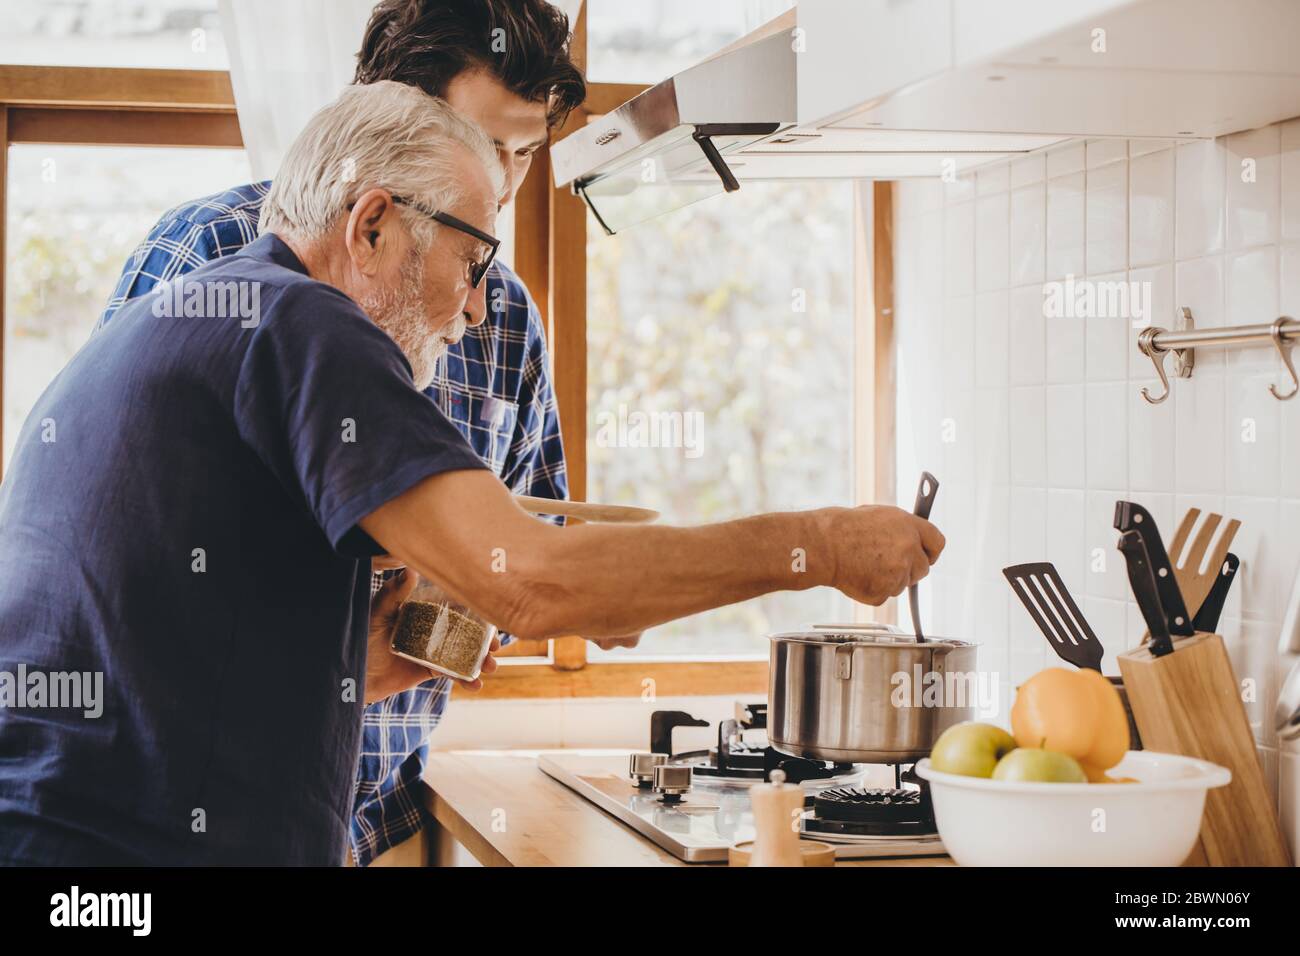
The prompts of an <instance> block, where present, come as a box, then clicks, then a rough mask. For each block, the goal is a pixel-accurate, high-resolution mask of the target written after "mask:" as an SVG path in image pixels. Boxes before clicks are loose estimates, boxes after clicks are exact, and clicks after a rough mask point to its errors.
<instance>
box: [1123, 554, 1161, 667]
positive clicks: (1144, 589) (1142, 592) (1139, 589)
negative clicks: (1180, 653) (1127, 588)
mask: <svg viewBox="0 0 1300 956" xmlns="http://www.w3.org/2000/svg"><path fill="white" fill-rule="evenodd" d="M1119 549H1120V551H1122V552H1123V553H1124V560H1125V561H1126V562H1128V580H1129V584H1131V585H1132V586H1133V596H1134V597H1135V598H1136V599H1137V605H1138V610H1140V611H1141V612H1142V617H1143V618H1144V619H1145V620H1146V622H1147V628H1148V629H1149V630H1150V631H1151V643H1150V644H1149V645H1148V646H1149V647H1150V649H1151V654H1152V656H1154V657H1163V656H1164V655H1166V654H1169V653H1171V652H1172V651H1173V649H1174V643H1173V641H1172V640H1171V639H1170V637H1169V622H1168V621H1167V620H1166V618H1165V610H1164V605H1162V604H1161V602H1160V593H1159V590H1158V589H1157V586H1156V576H1155V574H1154V573H1152V569H1151V560H1150V558H1149V557H1148V555H1147V547H1146V541H1145V539H1144V538H1143V537H1142V534H1141V532H1138V531H1125V532H1124V533H1123V534H1122V535H1120V537H1119Z"/></svg>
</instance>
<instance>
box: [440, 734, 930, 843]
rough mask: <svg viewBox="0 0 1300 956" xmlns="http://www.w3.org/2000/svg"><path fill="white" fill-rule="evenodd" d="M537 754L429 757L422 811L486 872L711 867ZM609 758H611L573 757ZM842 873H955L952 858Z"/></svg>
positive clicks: (479, 753) (478, 753)
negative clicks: (556, 776) (602, 803)
mask: <svg viewBox="0 0 1300 956" xmlns="http://www.w3.org/2000/svg"><path fill="white" fill-rule="evenodd" d="M541 752H542V751H535V750H492V751H487V750H477V751H445V752H438V753H431V754H430V755H429V761H428V766H427V767H426V768H425V771H424V782H425V784H426V786H427V789H426V792H425V805H426V806H427V807H428V809H429V812H430V813H431V814H433V817H434V819H435V820H437V822H438V824H439V827H440V828H441V829H442V830H444V831H445V832H447V833H449V834H450V835H451V836H453V837H454V838H455V839H456V840H457V841H458V842H459V843H460V844H462V845H463V846H464V847H465V848H466V849H467V850H468V851H469V852H470V853H472V854H473V855H474V858H475V859H477V860H478V861H479V862H480V863H482V864H483V865H484V866H709V865H717V864H701V863H691V864H687V863H683V862H682V861H680V860H678V859H677V858H676V857H674V856H673V855H672V854H670V853H668V852H667V851H665V850H661V849H660V848H659V847H657V846H656V845H655V844H653V843H651V842H650V841H649V840H647V839H645V838H644V837H642V836H641V835H640V834H639V833H637V832H636V831H635V830H633V829H632V828H630V827H628V826H625V825H624V824H623V823H621V822H619V821H618V820H616V819H614V817H612V816H610V815H609V814H607V813H605V812H604V811H603V810H601V809H600V808H599V807H597V806H595V805H593V804H591V803H590V802H588V801H587V800H586V799H584V798H583V797H581V796H579V795H578V794H576V793H574V792H573V791H572V790H570V789H569V788H568V787H566V786H564V784H562V783H560V782H559V781H557V780H552V779H551V778H550V777H548V776H547V775H546V774H544V773H542V771H541V770H539V769H538V768H537V759H536V758H537V755H538V753H541ZM575 752H576V753H608V752H609V751H575ZM837 865H839V866H952V865H954V864H953V862H952V860H951V859H949V858H948V857H920V858H898V859H888V860H843V861H841V862H840V863H839V864H837Z"/></svg>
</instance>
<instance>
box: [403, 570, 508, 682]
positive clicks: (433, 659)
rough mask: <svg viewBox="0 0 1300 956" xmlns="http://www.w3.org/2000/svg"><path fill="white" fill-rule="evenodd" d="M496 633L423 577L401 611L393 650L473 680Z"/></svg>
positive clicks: (476, 676)
mask: <svg viewBox="0 0 1300 956" xmlns="http://www.w3.org/2000/svg"><path fill="white" fill-rule="evenodd" d="M408 573H409V572H408ZM496 636H497V629H496V626H495V625H493V624H490V623H488V622H487V621H485V620H483V618H481V617H479V616H478V615H477V614H475V613H474V612H473V611H472V610H470V609H469V608H468V607H466V606H465V605H464V604H461V603H460V602H458V601H457V600H456V599H455V598H453V597H451V595H449V594H447V592H446V591H444V590H442V588H440V587H438V585H436V584H434V583H433V582H432V581H429V580H427V579H425V578H420V580H419V583H418V584H417V585H416V587H415V590H414V591H412V592H411V596H410V597H409V598H407V599H406V603H404V604H403V605H402V607H401V610H399V611H398V614H397V624H396V626H395V627H394V628H393V640H392V649H393V653H394V654H396V655H398V656H399V657H403V658H405V659H406V660H409V661H414V662H415V663H417V664H422V665H423V666H425V667H429V668H432V669H433V670H435V671H437V672H438V673H440V674H446V675H447V676H448V677H454V678H456V679H457V680H462V681H474V680H477V678H478V676H479V674H480V673H481V672H482V670H483V661H484V659H485V658H486V657H487V655H488V651H489V649H490V648H491V646H492V642H493V640H494V639H495V638H496Z"/></svg>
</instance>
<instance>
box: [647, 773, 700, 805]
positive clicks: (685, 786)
mask: <svg viewBox="0 0 1300 956" xmlns="http://www.w3.org/2000/svg"><path fill="white" fill-rule="evenodd" d="M653 789H654V792H655V793H660V794H663V799H664V802H665V803H676V802H677V801H678V800H680V799H681V798H682V794H684V793H685V792H686V791H687V790H689V789H691V768H690V767H684V766H682V765H680V764H675V765H672V764H660V765H659V766H657V767H655V769H654V785H653Z"/></svg>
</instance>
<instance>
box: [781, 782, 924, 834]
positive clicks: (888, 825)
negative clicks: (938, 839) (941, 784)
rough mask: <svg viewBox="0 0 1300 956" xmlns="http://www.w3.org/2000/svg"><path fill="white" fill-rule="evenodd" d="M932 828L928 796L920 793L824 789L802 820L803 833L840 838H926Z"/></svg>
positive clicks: (889, 790) (913, 791) (814, 798)
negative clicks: (912, 836) (910, 836)
mask: <svg viewBox="0 0 1300 956" xmlns="http://www.w3.org/2000/svg"><path fill="white" fill-rule="evenodd" d="M935 829H936V828H935V823H934V809H933V807H932V806H931V804H930V795H929V793H927V792H925V791H922V790H903V789H893V788H889V789H880V790H866V789H861V788H856V787H836V788H834V789H831V790H823V791H822V792H821V793H818V794H817V795H815V796H814V797H813V801H812V812H811V813H810V814H805V815H804V818H803V830H804V832H805V833H817V834H825V835H838V836H841V837H876V836H907V835H915V836H925V835H930V834H933V833H934V832H935Z"/></svg>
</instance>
